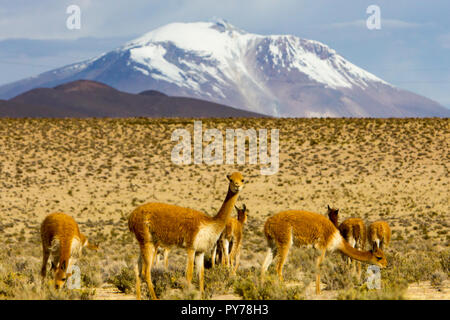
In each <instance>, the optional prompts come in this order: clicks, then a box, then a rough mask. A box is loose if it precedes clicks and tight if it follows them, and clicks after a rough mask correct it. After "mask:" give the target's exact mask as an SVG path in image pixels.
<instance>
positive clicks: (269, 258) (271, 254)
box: [261, 247, 273, 283]
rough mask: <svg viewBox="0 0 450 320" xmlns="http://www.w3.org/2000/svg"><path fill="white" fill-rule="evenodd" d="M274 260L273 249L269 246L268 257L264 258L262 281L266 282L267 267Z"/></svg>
mask: <svg viewBox="0 0 450 320" xmlns="http://www.w3.org/2000/svg"><path fill="white" fill-rule="evenodd" d="M272 260H273V249H272V248H270V247H269V248H267V253H266V257H265V258H264V261H263V263H262V266H261V283H263V282H264V274H265V273H266V271H267V269H268V268H269V266H270V264H271V263H272Z"/></svg>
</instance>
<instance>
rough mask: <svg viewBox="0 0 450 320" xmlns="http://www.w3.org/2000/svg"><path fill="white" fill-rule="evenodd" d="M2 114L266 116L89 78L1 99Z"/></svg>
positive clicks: (123, 116)
mask: <svg viewBox="0 0 450 320" xmlns="http://www.w3.org/2000/svg"><path fill="white" fill-rule="evenodd" d="M0 116H1V117H12V118H24V117H40V118H43V117H45V118H64V117H76V118H86V117H113V118H125V117H154V118H159V117H187V118H191V117H192V118H204V117H205V118H206V117H208V118H209V117H213V118H227V117H265V116H264V115H262V114H258V113H253V112H249V111H244V110H240V109H236V108H232V107H229V106H226V105H222V104H218V103H213V102H209V101H204V100H200V99H194V98H186V97H170V96H167V95H165V94H164V93H161V92H158V91H154V90H149V91H144V92H142V93H141V94H131V93H126V92H122V91H119V90H116V89H114V88H112V87H110V86H108V85H105V84H103V83H100V82H96V81H90V80H78V81H73V82H68V83H65V84H62V85H59V86H56V87H54V88H37V89H33V90H30V91H27V92H25V93H23V94H20V95H18V96H16V97H14V98H12V99H10V100H0Z"/></svg>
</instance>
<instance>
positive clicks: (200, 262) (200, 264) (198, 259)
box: [195, 252, 205, 297]
mask: <svg viewBox="0 0 450 320" xmlns="http://www.w3.org/2000/svg"><path fill="white" fill-rule="evenodd" d="M204 258H205V254H204V253H203V252H202V253H198V254H196V256H195V265H196V267H197V273H198V282H199V287H200V297H203V290H204V288H205V286H204V275H205V268H204V266H205V265H204V260H205V259H204Z"/></svg>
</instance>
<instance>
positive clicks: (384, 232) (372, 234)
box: [368, 221, 391, 250]
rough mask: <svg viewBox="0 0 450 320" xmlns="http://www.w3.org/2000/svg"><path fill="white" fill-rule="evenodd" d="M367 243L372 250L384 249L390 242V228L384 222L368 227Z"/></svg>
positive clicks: (377, 222)
mask: <svg viewBox="0 0 450 320" xmlns="http://www.w3.org/2000/svg"><path fill="white" fill-rule="evenodd" d="M368 234H369V243H370V245H371V246H372V248H373V250H375V249H377V248H380V249H382V250H383V249H384V247H385V246H387V245H389V241H391V228H389V225H388V224H387V222H386V221H376V222H374V223H372V224H371V225H370V226H369V232H368Z"/></svg>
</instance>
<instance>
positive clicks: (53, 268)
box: [51, 261, 56, 270]
mask: <svg viewBox="0 0 450 320" xmlns="http://www.w3.org/2000/svg"><path fill="white" fill-rule="evenodd" d="M51 270H56V264H55V263H54V262H53V261H52V268H51Z"/></svg>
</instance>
